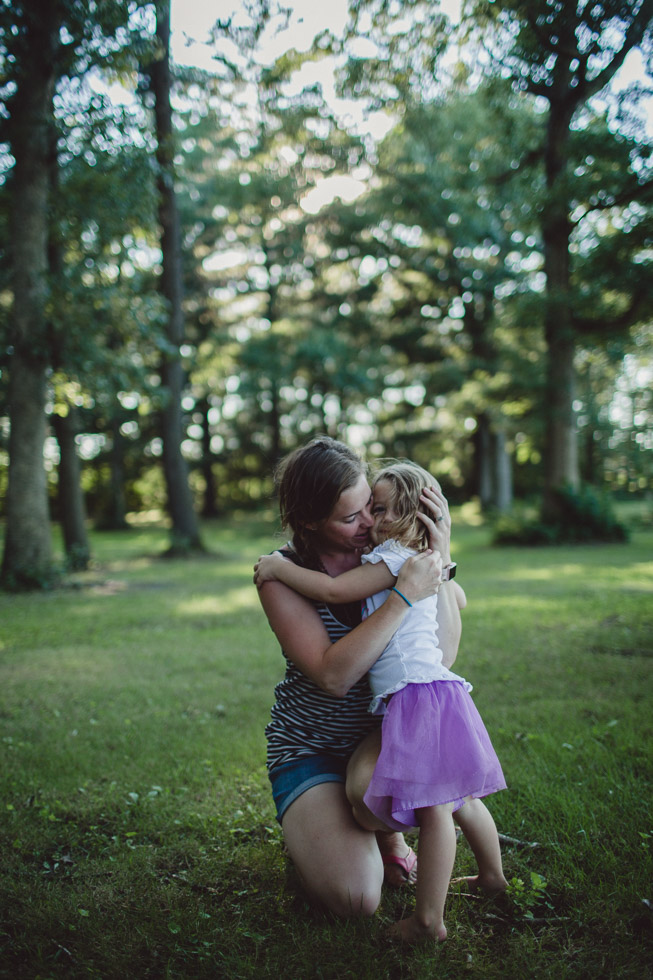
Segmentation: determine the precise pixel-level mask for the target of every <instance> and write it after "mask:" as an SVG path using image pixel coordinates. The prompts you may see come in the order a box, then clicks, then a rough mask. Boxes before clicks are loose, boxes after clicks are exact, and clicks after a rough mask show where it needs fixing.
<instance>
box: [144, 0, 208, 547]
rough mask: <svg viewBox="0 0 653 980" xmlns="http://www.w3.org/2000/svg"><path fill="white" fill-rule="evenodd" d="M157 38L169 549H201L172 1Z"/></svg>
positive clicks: (154, 74) (164, 8)
mask: <svg viewBox="0 0 653 980" xmlns="http://www.w3.org/2000/svg"><path fill="white" fill-rule="evenodd" d="M156 35H157V39H158V41H159V44H160V49H161V52H162V54H161V57H160V58H159V60H158V61H156V62H154V63H153V64H152V65H151V66H150V69H149V72H150V78H151V84H152V91H153V93H154V99H155V115H156V137H157V154H156V156H157V163H158V177H157V182H158V190H159V222H160V225H161V251H162V255H163V259H162V274H161V292H162V293H163V295H164V297H165V299H166V300H167V303H168V328H167V336H168V341H169V350H168V351H167V352H166V353H165V354H164V356H163V361H162V366H161V380H162V382H163V384H164V386H165V390H166V396H167V397H166V403H165V406H164V409H163V412H162V419H161V425H162V433H161V434H162V439H163V470H164V475H165V481H166V490H167V494H168V512H169V515H170V518H171V520H172V530H171V536H172V541H171V550H172V551H175V552H177V551H179V552H184V551H187V550H188V549H193V548H201V547H202V545H201V541H200V536H199V530H198V524H197V518H196V515H195V511H194V509H193V499H192V495H191V491H190V486H189V482H188V466H187V464H186V460H185V459H184V457H183V455H182V451H181V444H182V441H183V425H182V413H181V396H182V390H183V383H184V375H183V367H182V363H181V355H180V347H181V344H182V341H183V333H184V322H183V311H182V263H181V233H180V225H179V212H178V208H177V201H176V198H175V189H174V135H173V129H172V108H171V105H170V89H171V81H170V0H166V2H164V3H162V4H161V5H160V6H159V8H158V11H157V24H156Z"/></svg>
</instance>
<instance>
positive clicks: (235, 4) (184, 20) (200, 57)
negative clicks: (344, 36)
mask: <svg viewBox="0 0 653 980" xmlns="http://www.w3.org/2000/svg"><path fill="white" fill-rule="evenodd" d="M284 5H285V6H289V7H291V8H292V11H293V12H292V15H291V18H290V22H289V26H288V28H287V29H286V30H284V31H280V32H279V33H278V34H277V35H276V36H275V37H271V38H270V39H269V41H268V43H267V45H266V47H265V48H264V54H265V56H266V58H269V60H270V61H273V60H274V59H275V58H277V57H279V55H281V54H283V52H284V51H286V50H288V49H290V48H296V49H298V50H307V49H308V48H309V47H310V45H311V43H312V41H313V38H314V37H315V35H316V34H317V33H319V32H320V31H322V30H325V29H327V28H328V29H329V30H331V31H333V32H334V33H336V34H338V33H339V32H340V31H341V30H342V29H343V28H344V26H345V23H346V20H347V9H348V4H347V0H327V2H326V3H324V2H321V0H285V4H284ZM243 6H244V5H243V2H242V0H172V25H171V26H172V56H173V59H174V60H175V61H176V62H177V63H178V64H192V65H196V66H198V67H201V68H205V69H207V70H209V71H211V70H213V69H214V68H215V62H214V61H213V60H212V48H211V46H210V45H209V44H208V43H207V39H208V34H209V31H210V29H211V27H212V26H213V25H214V23H215V22H216V21H217V20H219V19H226V18H227V17H229V16H231V15H232V14H235V15H236V18H237V17H238V12H242V11H243ZM440 7H441V9H442V11H443V12H444V13H446V14H447V15H448V16H449V17H450V18H451V20H452V21H454V22H456V21H457V20H458V19H459V17H460V7H461V0H440ZM641 74H643V69H642V62H641V56H640V54H639V52H637V51H634V52H631V54H630V55H629V57H628V58H627V59H626V63H625V64H624V66H623V68H622V70H621V72H620V74H619V76H618V77H617V79H616V86H617V87H619V85H620V83H621V84H626V83H627V82H628V81H630V80H631V79H632V78H633V77H636V76H638V75H639V76H641ZM299 80H300V82H301V84H302V85H309V84H314V83H315V82H319V83H320V84H321V85H322V89H323V92H324V95H325V97H326V98H327V99H328V100H329V102H330V104H331V105H332V106H333V108H334V110H335V111H336V112H338V114H339V115H340V116H341V117H343V118H345V119H347V122H348V124H352V123H353V124H354V125H356V124H358V123H361V122H362V121H363V119H362V116H361V115H360V112H359V111H358V110H357V108H356V107H354V106H353V105H352V104H351V103H345V102H340V103H339V102H338V100H337V99H336V96H335V92H334V90H333V80H332V66H330V65H329V62H328V59H323V60H322V61H321V62H318V63H315V62H313V63H310V64H309V65H306V66H305V67H304V68H303V69H302V71H301V73H300V76H299ZM652 115H653V113H652ZM647 122H648V125H647ZM390 125H391V120H390V119H389V117H388V116H387V115H386V114H384V113H377V114H375V115H372V116H367V117H366V118H365V120H364V127H365V132H367V133H370V134H371V135H372V136H374V137H376V138H381V137H382V136H383V135H384V134H385V132H387V130H388V129H389V128H390ZM644 125H645V127H646V129H647V130H649V132H650V127H651V125H652V124H651V120H650V119H649V120H648V121H644ZM356 176H357V175H352V176H350V177H332V178H327V179H326V180H324V181H322V182H321V185H320V187H319V188H317V189H316V190H315V191H313V192H312V195H313V196H312V198H311V197H310V196H307V198H305V199H304V200H303V201H302V207H304V209H305V210H307V211H312V212H315V211H317V210H319V208H320V207H321V206H322V205H323V204H324V203H326V202H327V201H328V200H330V199H332V198H333V197H334V196H335V195H338V196H341V197H343V198H347V197H350V198H353V197H356V196H358V194H360V193H361V191H362V189H363V185H362V184H361V183H360V182H359V181H358V180H356V179H355V178H356ZM334 182H335V183H334Z"/></svg>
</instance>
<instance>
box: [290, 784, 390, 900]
mask: <svg viewBox="0 0 653 980" xmlns="http://www.w3.org/2000/svg"><path fill="white" fill-rule="evenodd" d="M282 829H283V835H284V838H285V841H286V846H287V848H288V852H289V854H290V857H291V858H292V861H293V864H294V865H295V867H296V869H297V872H298V874H299V876H300V878H301V879H302V882H303V885H304V888H305V889H306V891H307V893H308V896H309V898H310V899H311V900H312V901H313V902H315V903H316V904H318V905H320V906H321V907H323V908H325V909H328V910H330V911H331V912H334V913H335V914H336V915H340V916H343V917H352V916H361V915H362V916H369V915H373V914H374V912H375V911H376V909H377V907H378V904H379V902H380V900H381V886H382V883H383V864H382V861H381V855H380V853H379V849H378V847H377V843H376V839H375V836H374V834H372V833H370V832H369V831H366V830H363V829H362V827H360V826H359V825H358V824H357V823H356V821H355V820H354V818H353V816H352V812H351V806H350V805H349V803H348V801H347V797H346V796H345V788H344V786H343V785H342V783H319V784H318V785H317V786H313V787H311V789H309V790H307V791H306V792H305V793H302V795H301V796H300V797H299V798H298V799H296V800H295V802H294V803H291V805H290V806H289V807H288V810H287V811H286V813H285V814H284V817H283V820H282Z"/></svg>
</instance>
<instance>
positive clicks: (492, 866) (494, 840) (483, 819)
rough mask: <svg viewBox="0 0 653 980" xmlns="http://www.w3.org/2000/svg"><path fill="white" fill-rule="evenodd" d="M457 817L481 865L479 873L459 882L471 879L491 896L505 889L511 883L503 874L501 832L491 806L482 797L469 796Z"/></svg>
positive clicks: (470, 880) (455, 818) (470, 882)
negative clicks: (476, 798) (498, 829)
mask: <svg viewBox="0 0 653 980" xmlns="http://www.w3.org/2000/svg"><path fill="white" fill-rule="evenodd" d="M453 816H454V820H455V821H456V823H457V824H458V826H459V827H460V829H461V830H462V832H463V834H464V835H465V838H466V840H467V842H468V843H469V846H470V847H471V849H472V851H473V852H474V857H475V858H476V863H477V864H478V874H477V875H472V876H471V877H469V878H457V879H456V881H457V882H463V881H464V882H467V884H468V885H469V886H470V888H472V889H476V888H480V889H481V890H482V891H484V892H487V893H488V894H489V895H496V894H498V893H499V892H503V891H505V890H506V888H507V887H508V882H507V881H506V879H505V877H504V874H503V864H502V862H501V846H500V844H499V835H498V834H497V828H496V825H495V823H494V820H493V818H492V814H491V813H490V811H489V810H488V808H487V807H486V806H485V804H484V803H483V801H482V800H472V799H469V800H467V802H466V803H465V805H464V806H462V807H461V808H460V809H459V810H456V812H455V813H454V815H453Z"/></svg>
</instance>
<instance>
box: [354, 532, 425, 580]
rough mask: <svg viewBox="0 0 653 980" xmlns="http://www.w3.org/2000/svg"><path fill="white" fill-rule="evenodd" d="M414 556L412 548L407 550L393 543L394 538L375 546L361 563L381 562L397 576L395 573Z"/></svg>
mask: <svg viewBox="0 0 653 980" xmlns="http://www.w3.org/2000/svg"><path fill="white" fill-rule="evenodd" d="M416 554H417V552H416V551H415V550H414V548H407V547H406V546H405V545H403V544H400V543H399V542H398V541H395V540H394V538H386V540H385V541H383V542H382V543H381V544H377V546H376V547H375V548H373V549H372V551H371V552H370V553H369V555H363V556H362V559H361V560H362V561H363V562H370V564H372V565H376V564H378V562H380V561H383V562H385V563H386V565H387V566H388V567H389V568H390V570H391V571H392V572H394V573H395V574H397V571H398V570H399V568H401V566H402V565H403V563H404V562H405V561H406V559H407V558H411V557H412V556H413V555H416Z"/></svg>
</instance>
